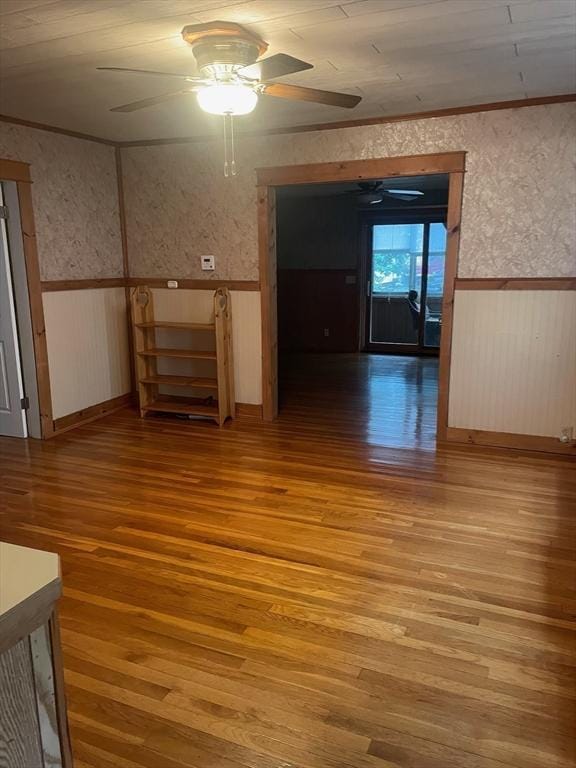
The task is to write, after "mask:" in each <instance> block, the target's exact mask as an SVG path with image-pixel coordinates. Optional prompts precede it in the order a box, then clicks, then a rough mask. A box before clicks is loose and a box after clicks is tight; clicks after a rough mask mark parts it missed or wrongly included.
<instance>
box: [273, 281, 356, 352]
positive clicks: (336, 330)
mask: <svg viewBox="0 0 576 768" xmlns="http://www.w3.org/2000/svg"><path fill="white" fill-rule="evenodd" d="M348 276H351V277H353V278H355V279H356V271H355V270H328V269H280V270H278V337H279V347H280V349H281V350H285V351H292V352H320V351H324V352H354V351H356V350H357V349H358V339H359V329H358V323H359V314H358V285H357V282H355V283H354V284H347V283H346V277H348ZM325 328H328V329H329V333H330V335H329V336H324V329H325Z"/></svg>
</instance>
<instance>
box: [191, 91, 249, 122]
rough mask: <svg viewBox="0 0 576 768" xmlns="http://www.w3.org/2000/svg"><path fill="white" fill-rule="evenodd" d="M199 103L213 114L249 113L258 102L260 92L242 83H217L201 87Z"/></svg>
mask: <svg viewBox="0 0 576 768" xmlns="http://www.w3.org/2000/svg"><path fill="white" fill-rule="evenodd" d="M196 98H197V99H198V104H199V105H200V108H201V109H202V110H204V112H208V113H209V114H211V115H234V116H236V115H248V114H250V112H252V111H253V110H254V108H255V107H256V104H257V103H258V94H257V93H256V92H255V91H254V90H253V89H252V88H250V87H249V86H247V85H243V84H242V83H216V84H214V85H207V86H206V87H205V88H201V89H200V90H199V91H198V93H197V94H196Z"/></svg>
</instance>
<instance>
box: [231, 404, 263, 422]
mask: <svg viewBox="0 0 576 768" xmlns="http://www.w3.org/2000/svg"><path fill="white" fill-rule="evenodd" d="M236 416H237V417H238V418H239V419H243V418H246V417H249V418H251V419H259V420H260V421H261V420H262V406H261V405H255V404H254V403H236Z"/></svg>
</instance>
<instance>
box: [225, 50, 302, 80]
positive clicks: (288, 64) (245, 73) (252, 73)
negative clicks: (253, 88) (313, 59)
mask: <svg viewBox="0 0 576 768" xmlns="http://www.w3.org/2000/svg"><path fill="white" fill-rule="evenodd" d="M313 66H314V65H313V64H308V62H306V61H301V60H300V59H295V58H294V57H293V56H288V54H286V53H277V54H276V55H275V56H269V57H268V58H267V59H261V60H260V61H257V62H256V63H255V64H250V65H249V66H247V67H242V69H239V70H238V72H237V74H238V75H240V77H247V78H249V79H250V80H274V78H276V77H283V76H284V75H293V74H294V73H295V72H304V70H305V69H312V68H313Z"/></svg>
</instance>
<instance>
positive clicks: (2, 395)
mask: <svg viewBox="0 0 576 768" xmlns="http://www.w3.org/2000/svg"><path fill="white" fill-rule="evenodd" d="M0 206H4V197H3V195H2V186H1V185H0ZM23 397H24V385H23V381H22V368H21V364H20V350H19V347H18V328H17V325H16V311H15V306H14V292H13V290H12V272H11V269H10V258H9V252H8V235H7V232H6V221H5V219H4V218H0V435H8V436H10V437H27V436H28V430H27V426H26V411H25V410H24V409H23V407H22V405H23V402H22V398H23Z"/></svg>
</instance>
